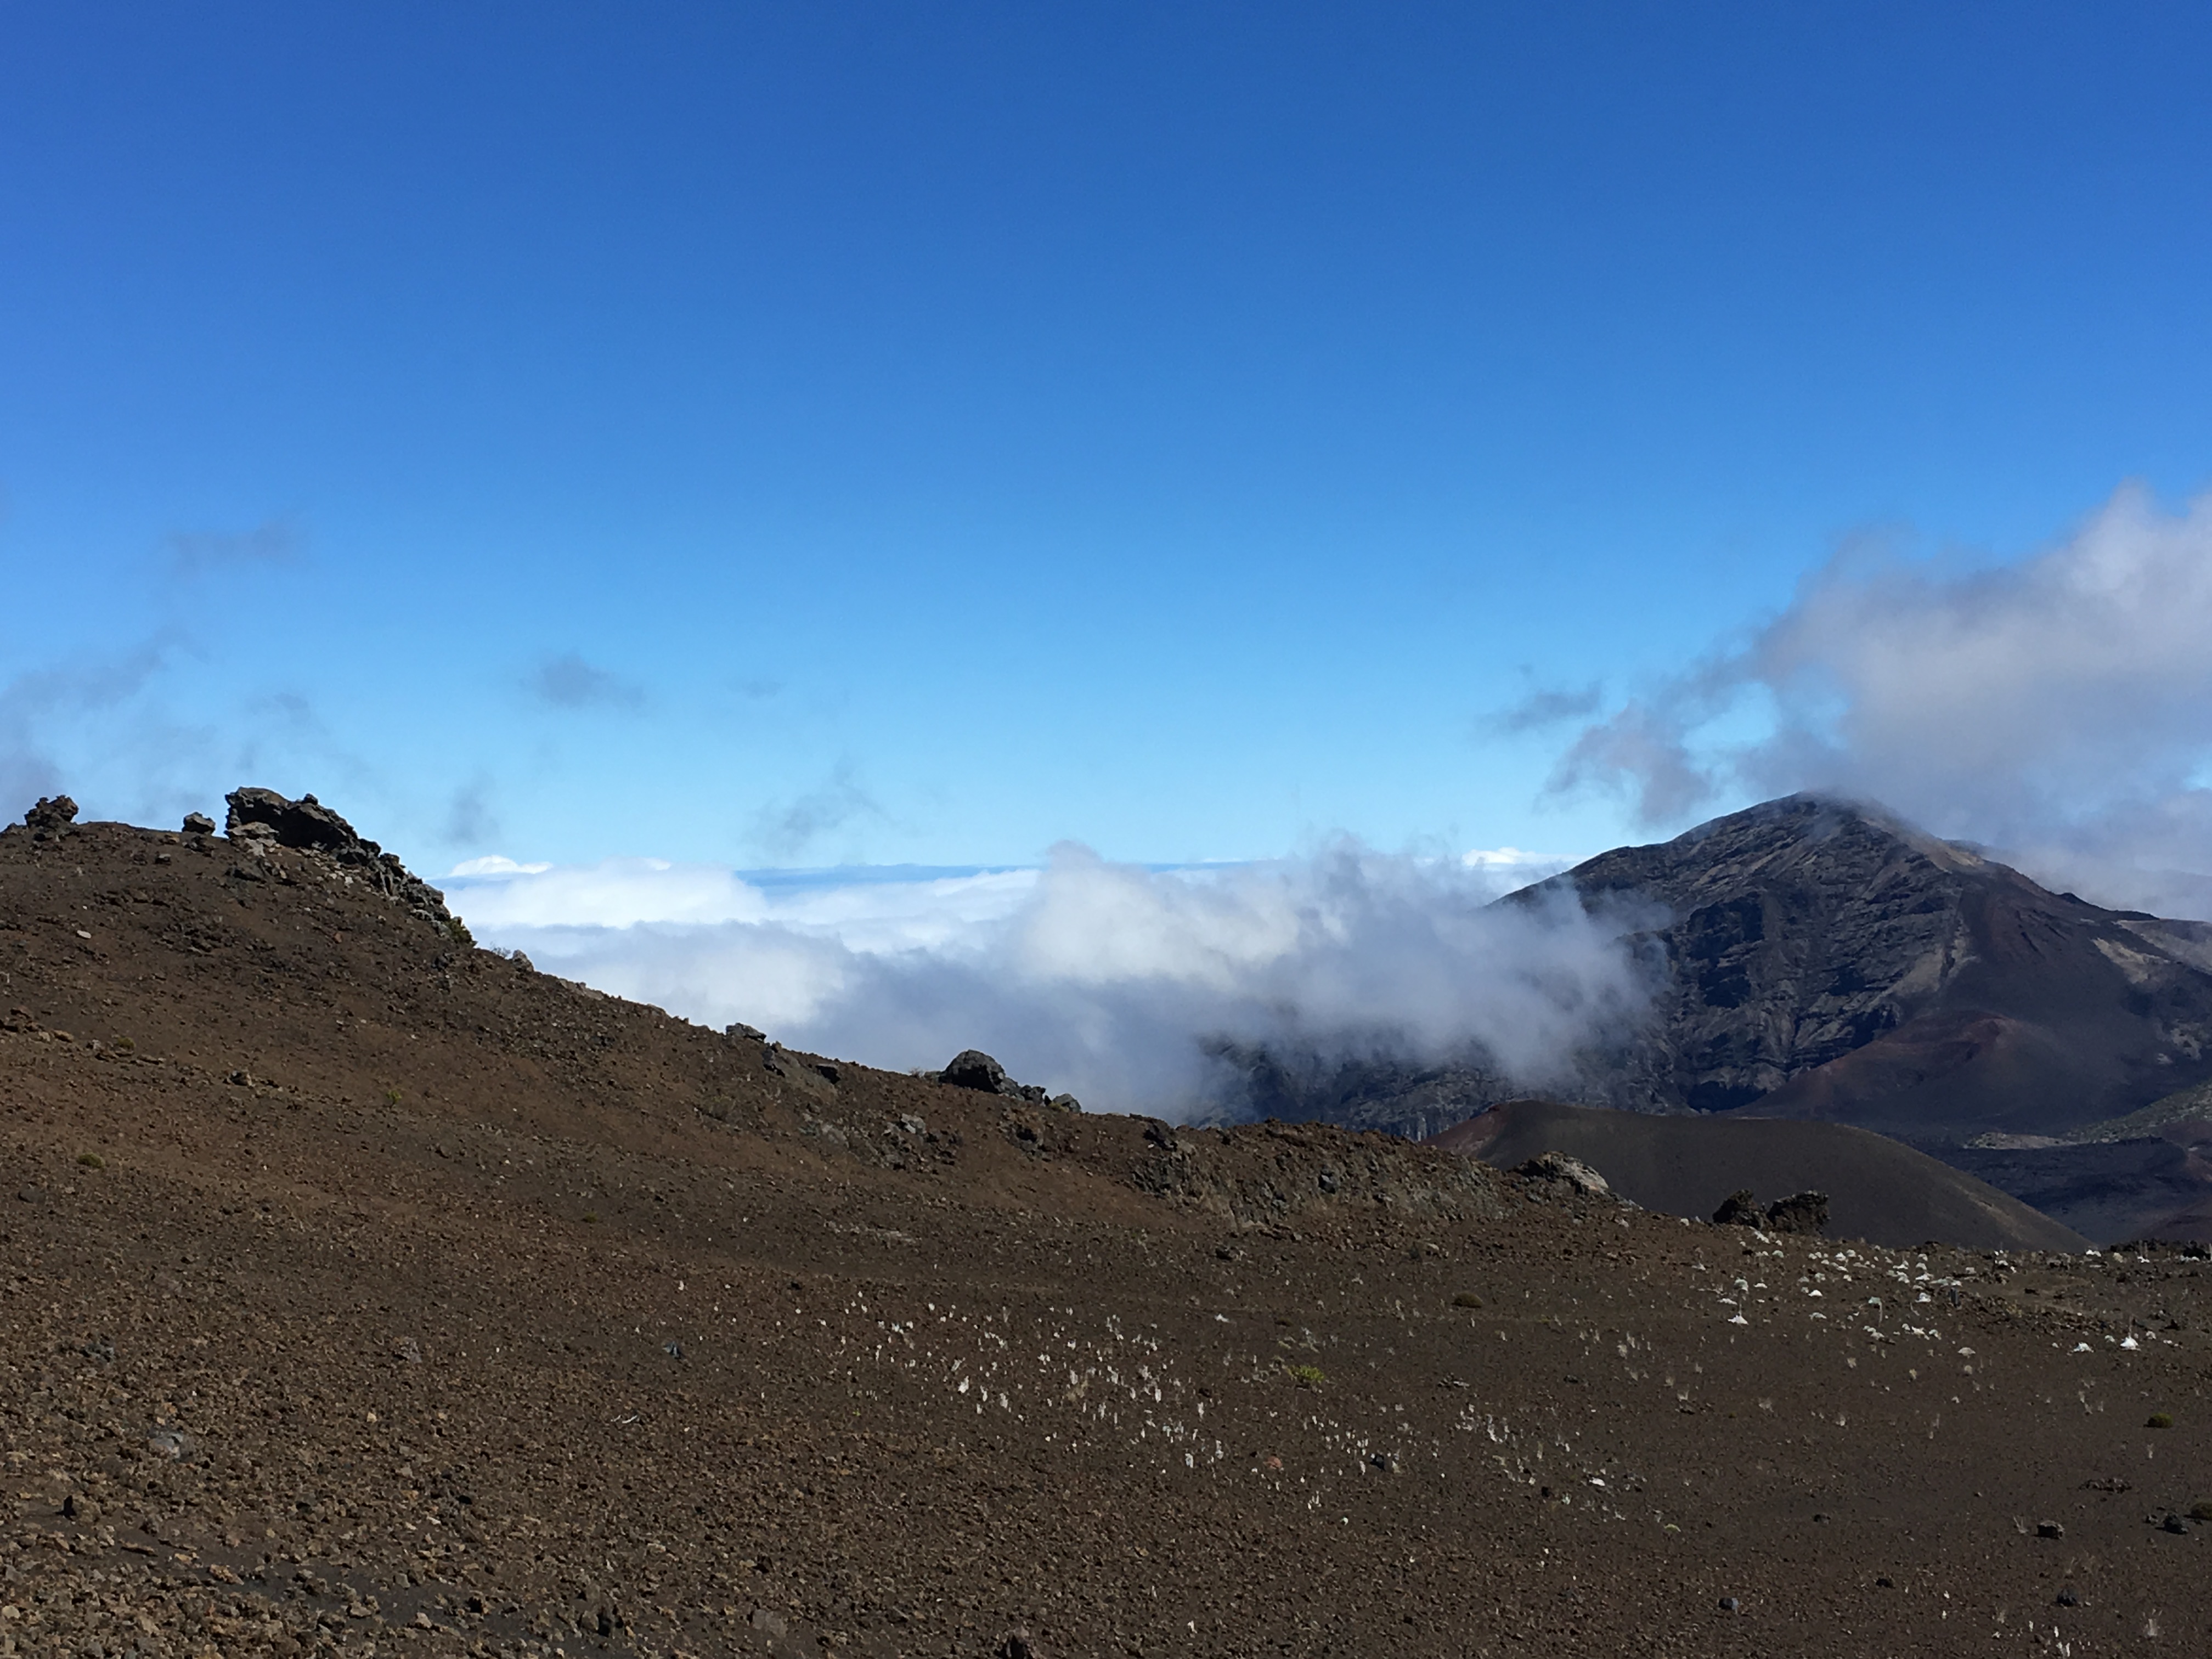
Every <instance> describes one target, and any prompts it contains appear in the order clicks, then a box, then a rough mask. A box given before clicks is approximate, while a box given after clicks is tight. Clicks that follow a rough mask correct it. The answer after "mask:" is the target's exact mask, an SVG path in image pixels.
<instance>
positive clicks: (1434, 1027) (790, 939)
mask: <svg viewBox="0 0 2212 1659" xmlns="http://www.w3.org/2000/svg"><path fill="white" fill-rule="evenodd" d="M480 862H488V861H480ZM502 862H504V861H502ZM1501 868H1502V869H1506V870H1510V871H1512V872H1514V873H1515V874H1517V875H1522V876H1524V877H1525V875H1526V874H1527V870H1526V868H1525V867H1524V866H1523V863H1522V860H1518V859H1516V860H1511V861H1504V860H1492V861H1490V862H1488V863H1483V864H1477V865H1474V866H1470V865H1468V864H1466V863H1463V862H1462V861H1461V860H1455V859H1441V860H1419V859H1411V858H1402V857H1391V856H1386V855H1383V854H1376V853H1374V852H1372V851H1370V850H1369V849H1366V848H1361V847H1359V846H1358V845H1356V844H1353V843H1349V842H1346V843H1343V844H1340V845H1339V846H1336V847H1334V848H1329V849H1328V850H1327V851H1326V852H1324V853H1322V854H1319V855H1317V856H1315V857H1312V858H1308V859H1297V860H1280V861H1277V862H1271V863H1263V864H1249V865H1237V866H1215V867H1210V868H1205V869H1195V870H1178V871H1167V872H1160V871H1153V870H1148V869H1146V868H1143V867H1141V866H1130V865H1119V864H1113V863H1109V862H1108V861H1107V860H1103V859H1101V858H1099V857H1098V856H1097V854H1094V853H1092V852H1091V851H1090V850H1088V849H1087V848H1081V847H1078V846H1073V845H1069V846H1063V847H1060V848H1056V849H1054V854H1053V857H1052V860H1051V862H1050V864H1049V865H1048V866H1047V867H1046V868H1045V869H1043V870H1042V871H1036V870H1019V871H1000V872H976V873H973V874H963V875H957V876H949V877H948V876H932V877H927V878H913V879H902V878H888V879H886V878H883V877H882V876H881V875H880V874H878V875H877V876H876V877H875V878H870V879H859V878H854V873H853V872H848V874H846V875H845V876H842V877H838V876H831V877H829V878H824V879H819V880H816V881H811V882H791V881H789V880H787V879H785V880H777V881H775V882H763V881H756V882H748V881H746V880H745V879H744V878H740V877H739V876H738V875H737V874H735V873H734V872H731V871H728V870H726V869H721V868H720V867H717V866H681V865H671V864H667V863H665V862H661V861H658V860H610V861H609V862H607V863H605V864H601V865H597V866H589V867H587V868H553V869H546V870H540V871H538V872H529V871H527V870H526V869H525V868H524V867H523V866H514V867H513V869H512V870H508V869H499V870H490V869H484V870H480V871H477V872H472V873H471V875H470V876H468V877H466V878H462V879H460V880H458V881H456V882H455V884H453V888H452V890H451V891H450V893H449V897H450V899H451V901H452V902H453V905H454V907H455V908H456V909H457V910H458V911H459V913H460V914H461V915H464V916H465V918H466V919H467V920H468V922H469V924H470V926H471V927H472V928H473V929H474V930H475V931H476V932H477V934H478V936H479V937H481V938H483V939H485V940H486V941H487V942H488V943H493V944H497V945H507V946H513V947H515V948H519V949H521V950H523V951H526V952H528V953H529V955H530V956H531V957H532V959H533V960H534V961H536V962H537V963H538V964H539V965H540V966H541V967H543V968H545V969H549V970H550V971H553V972H557V973H561V974H563V975H568V976H570V977H574V978H579V979H583V980H586V981H589V982H590V983H592V984H594V985H598V986H600V987H604V988H605V989H607V990H610V991H614V992H617V993H618V994H623V995H625V996H630V997H635V998H637V999H639V1000H645V1001H649V1002H653V1003H657V1004H659V1005H660V1006H664V1007H667V1008H670V1009H672V1010H674V1011H676V1012H680V1013H684V1014H686V1015H689V1016H690V1017H692V1018H700V1019H703V1020H706V1021H708V1022H709V1023H712V1024H726V1023H727V1022H729V1021H731V1020H736V1019H742V1020H744V1021H746V1022H748V1023H750V1024H755V1025H758V1026H761V1027H763V1029H765V1030H769V1031H770V1032H771V1033H772V1034H773V1035H775V1036H779V1037H781V1039H782V1040H784V1041H786V1042H790V1043H792V1044H793V1045H794V1046H798V1047H801V1048H811V1049H813V1050H816V1051H817V1052H826V1053H830V1054H841V1055H845V1056H848V1057H850V1058H853V1059H856V1060H866V1061H868V1062H870V1063H872V1064H876V1065H879V1066H890V1067H892V1068H905V1067H908V1066H938V1065H942V1064H943V1063H944V1062H945V1060H947V1059H949V1058H950V1057H951V1055H952V1054H955V1053H957V1051H959V1050H960V1049H962V1048H969V1047H971V1046H973V1047H979V1048H986V1049H988V1050H989V1051H990V1052H992V1053H993V1054H997V1055H998V1057H999V1058H1000V1060H1003V1061H1005V1062H1006V1065H1007V1066H1008V1067H1009V1069H1010V1070H1011V1071H1012V1072H1013V1073H1014V1074H1015V1075H1017V1076H1018V1077H1022V1078H1024V1079H1027V1080H1030V1081H1035V1082H1040V1083H1044V1084H1047V1085H1049V1086H1051V1087H1053V1088H1055V1089H1071V1090H1073V1091H1074V1092H1076V1093H1077V1094H1079V1095H1080V1096H1082V1097H1084V1098H1085V1101H1086V1102H1087V1103H1090V1104H1091V1105H1093V1106H1100V1107H1109V1108H1115V1109H1145V1110H1150V1111H1155V1112H1160V1113H1164V1114H1166V1113H1174V1112H1176V1111H1179V1110H1181V1109H1186V1108H1188V1106H1189V1105H1191V1104H1193V1103H1194V1102H1195V1101H1196V1100H1197V1099H1198V1097H1199V1096H1200V1092H1201V1091H1202V1089H1203V1087H1204V1085H1205V1081H1206V1067H1207V1066H1208V1064H1209V1062H1208V1061H1207V1060H1206V1058H1205V1053H1204V1049H1203V1048H1202V1044H1203V1043H1204V1042H1206V1041H1207V1040H1208V1039H1216V1038H1229V1039H1231V1040H1233V1041H1237V1042H1246V1043H1251V1042H1298V1043H1300V1044H1302V1045H1304V1046H1306V1047H1309V1048H1311V1047H1322V1048H1327V1047H1331V1046H1338V1045H1355V1044H1356V1045H1360V1046H1366V1045H1370V1044H1378V1043H1381V1044H1387V1045H1388V1046H1389V1047H1391V1048H1394V1049H1395V1050H1398V1051H1400V1052H1407V1053H1413V1054H1439V1055H1440V1054H1445V1053H1456V1052H1460V1051H1462V1050H1464V1049H1465V1048H1468V1046H1469V1045H1470V1044H1479V1045H1480V1046H1482V1047H1483V1048H1486V1050H1488V1051H1489V1053H1490V1054H1492V1056H1493V1057H1494V1058H1495V1059H1496V1060H1497V1061H1498V1062H1499V1063H1500V1064H1502V1065H1503V1066H1504V1067H1506V1068H1507V1069H1508V1070H1510V1071H1511V1072H1513V1073H1516V1074H1518V1075H1520V1076H1522V1077H1524V1078H1527V1079H1530V1080H1532V1081H1534V1080H1541V1079H1543V1078H1545V1077H1547V1076H1548V1075H1550V1074H1551V1073H1552V1072H1553V1068H1554V1067H1555V1066H1558V1065H1559V1063H1560V1061H1561V1060H1562V1059H1563V1057H1564V1056H1565V1054H1566V1053H1567V1052H1568V1051H1569V1050H1570V1049H1571V1048H1573V1047H1574V1046H1576V1045H1577V1044H1578V1043H1580V1042H1585V1041H1587V1040H1589V1038H1590V1037H1591V1036H1594V1035H1595V1034H1597V1033H1598V1032H1599V1031H1600V1030H1603V1029H1606V1028H1608V1027H1610V1026H1612V1025H1614V1024H1618V1023H1619V1022H1620V1021H1621V1020H1623V1019H1626V1018H1632V1017H1633V1015H1634V1013H1635V1012H1636V1010H1637V1009H1638V1007H1639V1006H1641V987H1640V983H1639V981H1638V977H1637V975H1636V973H1635V971H1634V969H1633V968H1632V965H1631V963H1630V962H1629V960H1628V958H1627V957H1626V953H1625V952H1624V951H1623V950H1622V949H1621V948H1620V945H1619V944H1618V943H1617V941H1616V939H1615V938H1614V933H1615V931H1616V930H1614V929H1613V928H1611V927H1607V926H1606V925H1604V924H1603V923H1602V922H1601V921H1593V920H1591V919H1589V918H1587V917H1585V916H1583V914H1582V913H1581V912H1580V910H1579V909H1577V908H1573V907H1572V906H1571V904H1568V905H1566V906H1565V907H1564V908H1562V907H1558V906H1555V907H1552V908H1539V907H1534V906H1511V907H1504V908H1495V909H1493V908H1489V904H1488V902H1489V901H1490V900H1491V899H1492V898H1493V897H1494V896H1497V894H1498V892H1499V891H1501V890H1503V888H1504V886H1505V885H1507V884H1509V882H1508V881H1506V880H1504V879H1501V878H1500V877H1499V876H1498V874H1497V873H1496V871H1497V870H1498V869H1501Z"/></svg>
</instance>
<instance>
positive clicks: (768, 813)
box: [744, 762, 890, 863]
mask: <svg viewBox="0 0 2212 1659" xmlns="http://www.w3.org/2000/svg"><path fill="white" fill-rule="evenodd" d="M889 817H890V815H889V814H888V813H886V812H885V811H884V809H883V807H882V806H881V805H879V804H878V802H877V800H876V799H875V797H874V796H872V795H871V794H869V793H868V792H867V791H866V790H865V789H863V788H861V787H860V784H859V783H858V782H856V781H854V776H853V768H852V766H851V764H850V763H842V762H841V763H839V764H838V766H837V767H836V769H835V770H834V771H832V772H831V773H830V775H829V777H828V778H826V779H825V780H823V782H822V783H821V784H820V785H818V786H817V787H815V788H812V789H809V790H807V791H806V792H805V793H803V794H799V795H796V796H793V798H792V799H789V800H785V801H777V802H774V803H771V804H770V805H766V806H763V807H762V808H760V810H759V811H756V812H755V813H754V814H753V815H752V817H751V820H750V822H749V823H747V824H746V826H745V831H744V840H745V845H746V846H747V847H749V848H752V849H753V850H754V851H756V852H757V853H758V854H759V855H760V856H761V857H762V858H763V859H766V860H769V862H771V863H779V862H782V861H785V860H792V859H797V858H799V857H801V856H803V855H804V854H806V853H807V852H809V851H810V850H811V849H813V848H817V847H819V846H820V845H821V844H822V843H823V842H825V841H827V840H828V839H829V837H830V836H834V835H835V834H836V833H837V832H838V831H839V830H841V829H848V828H849V827H850V826H852V825H854V824H856V823H886V822H888V821H889Z"/></svg>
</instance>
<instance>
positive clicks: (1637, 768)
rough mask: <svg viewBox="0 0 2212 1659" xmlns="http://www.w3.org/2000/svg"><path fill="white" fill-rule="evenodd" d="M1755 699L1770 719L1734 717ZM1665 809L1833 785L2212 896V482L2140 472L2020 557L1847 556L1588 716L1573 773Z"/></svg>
mask: <svg viewBox="0 0 2212 1659" xmlns="http://www.w3.org/2000/svg"><path fill="white" fill-rule="evenodd" d="M1747 720H1749V721H1752V722H1753V723H1755V724H1756V725H1757V726H1759V728H1761V735H1759V736H1756V737H1753V738H1738V739H1735V740H1731V739H1729V738H1727V737H1725V736H1719V735H1716V733H1719V732H1726V731H1728V730H1729V728H1731V727H1740V726H1741V724H1742V723H1743V722H1745V721H1747ZM1592 786H1595V787H1607V788H1613V789H1617V790H1620V791H1622V792H1624V793H1626V794H1627V795H1628V796H1629V797H1630V798H1631V799H1632V801H1633V803H1634V805H1635V807H1636V810H1637V811H1638V815H1639V816H1640V817H1642V818H1643V819H1644V821H1645V822H1647V823H1653V824H1679V823H1681V822H1683V821H1684V820H1685V819H1686V817H1689V816H1691V815H1692V814H1693V813H1696V812H1699V811H1702V810H1703V809H1705V808H1707V807H1710V806H1711V805H1714V804H1716V803H1717V802H1719V801H1721V800H1722V799H1724V798H1726V797H1729V796H1733V795H1737V794H1740V793H1749V794H1751V795H1753V796H1768V795H1776V794H1783V793H1789V792H1790V791H1792V790H1798V789H1821V790H1829V791H1833V792H1836V793H1842V794H1846V795H1850V796H1854V797H1859V798H1864V799H1875V800H1878V801H1881V802H1882V803H1884V804H1885V805H1888V806H1890V807H1892V808H1893V809H1895V810H1896V811H1899V812H1902V813H1904V814H1905V815H1906V816H1907V817H1911V818H1914V819H1916V820H1917V821H1918V822H1919V823H1923V824H1924V825H1925V826H1926V827H1927V828H1929V829H1932V830H1934V831H1935V832H1936V833H1937V834H1939V835H1944V836H1957V837H1968V838H1972V839H1973V840H1976V841H1978V842H1983V843H1984V844H1987V845H1990V846H1992V847H1993V848H1996V850H1997V851H1998V852H1999V853H2000V854H2001V855H2002V856H2006V857H2008V858H2010V859H2012V860H2015V861H2016V862H2019V863H2021V865H2022V866H2024V867H2026V868H2027V869H2029V870H2030V871H2032V872H2033V873H2035V874H2037V875H2038V876H2039V877H2040V878H2044V879H2045V880H2048V881H2051V882H2053V883H2055V884H2058V885H2061V886H2069V887H2073V888H2075V889H2076V890H2079V891H2081V892H2082V893H2084V894H2085V895H2087V896H2091V897H2095V898H2098V899H2100V900H2102V901H2103V902H2107V903H2113V904H2120V905H2135V906H2140V907H2142V908H2147V909H2158V910H2162V911H2164V912H2166V914H2170V915H2172V914H2178V915H2200V916H2201V915H2212V495H2207V496H2203V497H2200V498H2199V499H2197V501H2193V502H2191V504H2190V505H2189V507H2187V508H2186V509H2185V511H2183V512H2181V513H2179V514H2175V513H2165V512H2162V511H2161V510H2160V508H2159V507H2158V506H2157V505H2156V504H2155V503H2154V501H2152V500H2151V498H2150V497H2149V495H2148V494H2147V493H2146V492H2144V491H2142V490H2141V489H2134V488H2130V489H2123V490H2121V491H2120V492H2119V493H2118V495H2115V496H2114V497H2113V498H2112V501H2109V502H2107V503H2106V506H2105V507H2103V508H2101V509H2100V511H2099V512H2097V513H2095V514H2094V515H2093V516H2092V517H2091V518H2090V519H2088V520H2087V521H2086V522H2085V523H2084V524H2083V525H2081V526H2080V528H2079V529H2078V530H2076V531H2075V532H2074V533H2073V534H2072V535H2070V536H2069V537H2068V538H2065V539H2064V540H2063V541H2061V542H2059V543H2058V544H2056V545H2054V546H2052V547H2051V548H2049V549H2047V550H2045V551H2044V552H2042V553H2040V554H2039V555H2038V556H2034V557H2033V558H2030V559H2027V560H2025V561H2023V562H2020V563H2018V564H2014V565H2008V566H2004V567H2002V568H1980V569H1961V568H1945V567H1943V566H1942V565H1940V564H1936V563H1932V562H1925V561H1915V560H1909V559H1905V558H1902V557H1899V556H1895V555H1893V554H1887V553H1879V552H1877V553H1866V552H1850V553H1846V554H1844V555H1841V556H1838V558H1836V559H1835V560H1833V561H1832V562H1830V563H1829V564H1828V565H1827V566H1826V567H1825V568H1822V569H1820V570H1819V571H1817V572H1815V573H1814V574H1813V575H1811V576H1810V577H1808V579H1807V580H1805V582H1804V583H1803V584H1802V586H1801V587H1800V589H1799V592H1798V593H1797V595H1796V599H1795V601H1794V602H1793V603H1792V604H1791V605H1790V607H1789V608H1788V609H1787V610H1786V611H1784V612H1783V613H1782V614H1781V615H1780V616H1778V617H1776V618H1774V619H1773V620H1772V621H1771V622H1770V623H1767V624H1766V625H1765V627H1763V628H1761V629H1759V630H1758V631H1757V632H1756V633H1754V634H1753V635H1752V636H1751V638H1750V639H1749V640H1748V641H1747V642H1745V643H1743V644H1742V645H1741V646H1739V647H1735V648H1732V649H1728V650H1724V651H1722V652H1720V653H1716V654H1715V655H1714V656H1712V657H1711V659H1708V660H1707V661H1705V662H1704V663H1702V664H1701V665H1699V666H1698V667H1696V668H1695V669H1693V670H1692V671H1689V672H1686V673H1684V674H1682V675H1680V676H1678V677H1676V678H1673V679H1671V680H1668V681H1667V682H1665V683H1663V684H1660V685H1658V686H1657V687H1656V688H1654V689H1653V690H1650V692H1649V693H1647V694H1646V695H1644V696H1639V697H1637V698H1634V699H1632V700H1631V701H1630V702H1627V703H1626V704H1625V705H1624V706H1622V707H1621V708H1618V709H1616V710H1615V711H1614V712H1613V714H1611V715H1609V716H1608V717H1607V718H1606V719H1604V720H1600V721H1596V722H1595V723H1592V724H1590V725H1588V726H1585V727H1583V730H1582V731H1581V732H1580V733H1579V735H1578V736H1577V737H1576V738H1574V740H1573V742H1572V744H1571V746H1570V747H1569V749H1568V750H1567V751H1566V753H1565V757H1564V758H1563V759H1562V761H1561V763H1560V764H1559V769H1558V771H1557V773H1556V775H1554V777H1553V788H1555V789H1558V790H1574V789H1579V788H1584V787H1592Z"/></svg>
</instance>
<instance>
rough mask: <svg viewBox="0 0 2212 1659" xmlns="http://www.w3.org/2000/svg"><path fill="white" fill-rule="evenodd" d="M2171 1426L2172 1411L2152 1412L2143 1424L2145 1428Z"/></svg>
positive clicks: (2165, 1427) (2166, 1427)
mask: <svg viewBox="0 0 2212 1659" xmlns="http://www.w3.org/2000/svg"><path fill="white" fill-rule="evenodd" d="M2172 1426H2173V1413H2171V1412H2153V1413H2151V1414H2150V1416H2149V1418H2148V1419H2146V1420H2145V1422H2144V1424H2143V1427H2145V1428H2147V1429H2170V1428H2172Z"/></svg>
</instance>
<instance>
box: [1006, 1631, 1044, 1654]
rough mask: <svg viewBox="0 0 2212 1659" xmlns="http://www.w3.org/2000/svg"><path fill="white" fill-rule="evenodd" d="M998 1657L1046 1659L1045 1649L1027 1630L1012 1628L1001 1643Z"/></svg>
mask: <svg viewBox="0 0 2212 1659" xmlns="http://www.w3.org/2000/svg"><path fill="white" fill-rule="evenodd" d="M997 1659H1044V1650H1043V1649H1042V1648H1041V1647H1039V1646H1038V1645H1037V1643H1036V1638H1035V1637H1034V1636H1031V1635H1030V1633H1029V1632H1027V1631H1025V1630H1010V1631H1008V1632H1006V1640H1005V1641H1003V1642H1001V1643H1000V1644H999V1650H998V1656H997Z"/></svg>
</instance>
